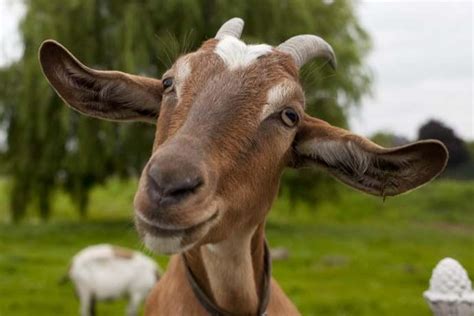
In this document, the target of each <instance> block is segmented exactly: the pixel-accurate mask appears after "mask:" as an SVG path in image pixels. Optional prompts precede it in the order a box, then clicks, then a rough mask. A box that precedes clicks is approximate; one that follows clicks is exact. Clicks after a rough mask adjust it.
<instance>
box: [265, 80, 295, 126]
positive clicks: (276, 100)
mask: <svg viewBox="0 0 474 316" xmlns="http://www.w3.org/2000/svg"><path fill="white" fill-rule="evenodd" d="M294 89H295V83H294V82H291V81H289V80H284V81H282V82H280V83H278V84H277V85H275V86H273V87H272V88H270V90H268V92H267V103H266V104H265V105H264V106H263V109H262V113H261V114H260V120H261V121H263V120H265V119H266V118H267V117H269V116H270V115H272V114H273V113H275V112H277V111H278V110H280V109H282V108H283V107H284V106H285V105H286V102H288V100H289V98H290V97H291V95H292V94H293V92H294Z"/></svg>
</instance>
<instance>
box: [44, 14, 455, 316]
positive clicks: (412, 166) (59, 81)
mask: <svg viewBox="0 0 474 316" xmlns="http://www.w3.org/2000/svg"><path fill="white" fill-rule="evenodd" d="M242 28H243V21H242V20H241V19H238V18H234V19H231V20H229V21H228V22H226V23H225V24H224V25H223V26H222V27H221V29H220V30H219V32H218V33H217V35H216V37H215V38H213V39H210V40H208V41H206V42H204V43H203V45H202V46H201V48H199V49H198V50H197V51H196V52H193V53H190V54H186V55H184V56H182V57H180V58H179V59H178V60H177V61H176V62H175V63H174V65H173V66H172V67H171V68H170V69H169V70H168V71H166V73H165V74H164V75H163V77H162V78H163V79H162V80H158V79H151V78H143V77H139V76H134V75H129V74H125V73H122V72H116V71H98V70H93V69H91V68H88V67H86V66H84V65H83V64H81V63H80V62H79V61H78V60H77V59H76V58H74V57H73V56H72V55H71V54H70V53H69V52H68V51H67V50H66V49H65V48H64V47H63V46H61V45H60V44H58V43H56V42H54V41H51V40H49V41H46V42H44V43H43V45H42V46H41V49H40V61H41V65H42V67H43V71H44V74H45V76H46V77H47V79H48V80H49V82H50V83H51V85H52V86H53V88H54V89H55V90H56V92H57V93H58V94H59V95H60V96H61V97H62V98H63V99H64V101H65V102H66V103H67V104H69V105H70V106H71V107H72V108H74V109H75V110H77V111H79V112H81V113H84V114H86V115H90V116H94V117H98V118H102V119H108V120H117V121H125V120H141V121H147V122H153V123H156V136H155V142H154V145H153V152H152V155H151V158H150V159H149V161H148V163H147V164H146V166H145V168H144V170H143V173H142V176H141V178H140V183H139V187H138V190H137V193H136V196H135V201H134V207H135V222H136V227H137V230H138V232H139V234H140V235H141V237H142V239H143V241H144V243H145V245H146V246H147V247H148V248H150V249H151V250H153V251H156V252H161V253H169V254H175V255H173V256H172V258H171V261H170V263H169V266H168V271H167V272H166V273H165V274H164V276H163V277H162V279H161V281H160V282H159V283H158V285H157V286H156V287H155V289H154V290H153V292H152V294H151V295H150V297H149V298H148V302H147V306H146V315H187V316H189V315H209V314H212V315H256V314H257V315H264V314H265V313H267V314H268V315H298V314H299V313H298V311H297V309H296V308H295V306H294V305H293V304H292V303H291V302H290V300H289V299H288V298H287V297H286V296H285V295H284V293H283V291H282V290H281V289H280V288H279V286H278V285H277V283H276V282H275V281H274V280H273V279H271V277H270V267H269V260H268V256H269V255H268V250H267V247H266V243H265V231H264V227H265V218H266V215H267V213H268V211H269V210H270V208H271V205H272V203H273V200H274V199H275V196H276V193H277V191H278V187H279V181H280V176H281V173H282V171H283V169H284V168H285V167H292V168H300V167H304V166H319V167H322V168H323V169H325V170H327V171H329V172H330V173H331V174H332V175H333V176H334V177H336V178H337V179H339V180H340V181H342V182H344V183H345V184H348V185H350V186H352V187H354V188H356V189H359V190H361V191H363V192H367V193H370V194H374V195H380V196H393V195H397V194H400V193H403V192H406V191H409V190H411V189H414V188H416V187H418V186H420V185H422V184H424V183H426V182H428V181H430V180H431V179H433V178H434V177H436V176H437V175H438V174H439V173H440V172H441V171H442V170H443V169H444V167H445V165H446V161H447V151H446V149H445V147H444V146H443V145H442V144H441V143H440V142H438V141H433V140H427V141H420V142H416V143H413V144H409V145H406V146H402V147H397V148H391V149H385V148H382V147H380V146H378V145H376V144H374V143H372V142H370V141H369V140H368V139H366V138H363V137H360V136H357V135H354V134H351V133H350V132H348V131H346V130H344V129H341V128H337V127H334V126H331V125H330V124H328V123H326V122H324V121H322V120H320V119H317V118H313V117H311V116H309V115H307V114H305V100H304V93H303V90H302V87H301V84H300V82H299V79H298V72H299V68H300V67H301V66H302V65H303V64H304V63H305V62H307V61H308V60H310V59H311V58H314V57H323V58H325V59H326V60H327V61H328V62H329V64H330V65H331V66H333V67H335V65H336V60H335V56H334V52H333V50H332V48H331V47H330V46H329V44H327V43H326V42H325V41H324V40H322V39H321V38H319V37H317V36H314V35H300V36H295V37H293V38H291V39H289V40H288V41H286V42H285V43H283V44H281V45H279V46H278V47H271V46H269V45H246V44H245V43H243V42H242V41H240V39H239V37H240V34H241V32H242Z"/></svg>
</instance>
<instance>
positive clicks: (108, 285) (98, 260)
mask: <svg viewBox="0 0 474 316" xmlns="http://www.w3.org/2000/svg"><path fill="white" fill-rule="evenodd" d="M160 272H161V271H160V268H159V266H158V265H157V264H156V263H155V262H154V261H153V260H151V259H150V258H148V257H147V256H145V255H143V254H141V253H139V252H137V251H133V250H130V249H126V248H122V247H117V246H113V245H108V244H101V245H94V246H89V247H87V248H84V249H83V250H81V251H80V252H79V253H77V254H76V255H75V256H74V257H73V259H72V262H71V266H70V268H69V271H68V277H69V279H71V281H72V282H73V283H74V286H75V289H76V293H77V295H78V297H79V300H80V304H81V307H80V314H81V316H93V315H95V303H96V302H97V301H103V300H113V299H117V298H120V297H123V296H128V297H129V304H128V306H127V315H128V316H135V315H137V313H138V308H139V306H140V303H141V302H142V301H143V299H144V298H145V297H146V296H147V295H148V292H149V291H150V290H151V288H152V287H153V286H154V284H155V283H156V282H157V281H158V280H159V275H160Z"/></svg>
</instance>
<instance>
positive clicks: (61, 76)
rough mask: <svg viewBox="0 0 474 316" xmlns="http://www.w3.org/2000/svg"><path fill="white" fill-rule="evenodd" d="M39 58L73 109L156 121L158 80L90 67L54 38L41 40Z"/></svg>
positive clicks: (114, 117) (120, 118) (101, 115)
mask: <svg viewBox="0 0 474 316" xmlns="http://www.w3.org/2000/svg"><path fill="white" fill-rule="evenodd" d="M39 60H40V63H41V67H42V69H43V73H44V75H45V76H46V78H47V79H48V81H49V83H50V84H51V86H52V87H53V88H54V90H55V91H56V92H57V93H58V95H59V96H60V97H61V98H62V99H63V100H64V101H65V102H66V103H67V104H68V105H69V106H71V107H72V108H73V109H75V110H77V111H79V112H81V113H83V114H85V115H88V116H93V117H97V118H101V119H106V120H113V121H146V122H151V123H156V119H157V117H158V114H159V111H160V103H161V97H162V92H163V85H162V84H161V81H160V80H157V79H152V78H146V77H140V76H135V75H130V74H126V73H123V72H119V71H99V70H94V69H91V68H89V67H87V66H85V65H83V64H82V63H81V62H80V61H79V60H77V59H76V58H75V57H74V56H73V55H72V54H71V53H70V52H69V51H68V50H67V49H66V48H64V47H63V46H62V45H61V44H59V43H58V42H56V41H53V40H47V41H45V42H43V44H42V45H41V48H40V50H39Z"/></svg>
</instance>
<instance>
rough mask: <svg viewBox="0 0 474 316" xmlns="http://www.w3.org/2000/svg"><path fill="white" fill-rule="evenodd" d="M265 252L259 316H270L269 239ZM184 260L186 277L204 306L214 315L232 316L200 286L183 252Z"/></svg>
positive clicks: (265, 244)
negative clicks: (268, 307) (268, 313)
mask: <svg viewBox="0 0 474 316" xmlns="http://www.w3.org/2000/svg"><path fill="white" fill-rule="evenodd" d="M263 248H264V254H263V279H262V286H261V288H262V293H260V298H261V300H260V304H259V306H258V310H257V316H268V315H267V306H268V301H269V300H270V279H271V275H272V262H271V258H270V251H269V250H268V245H267V241H266V240H265V242H264V247H263ZM182 257H183V261H184V266H185V268H186V277H187V279H188V282H189V285H191V288H192V289H193V292H194V296H196V298H197V299H198V301H199V303H201V305H202V307H204V309H205V310H206V311H208V312H209V314H210V315H212V316H231V315H233V314H232V313H231V312H228V311H226V310H223V309H222V308H220V307H219V306H217V305H216V304H214V303H213V302H212V300H211V299H210V298H209V297H208V296H207V295H206V293H204V290H203V289H202V288H201V286H199V284H198V282H197V280H196V277H195V276H194V274H193V272H192V271H191V268H190V267H189V265H188V261H187V260H186V256H185V255H184V254H183V255H182Z"/></svg>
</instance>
